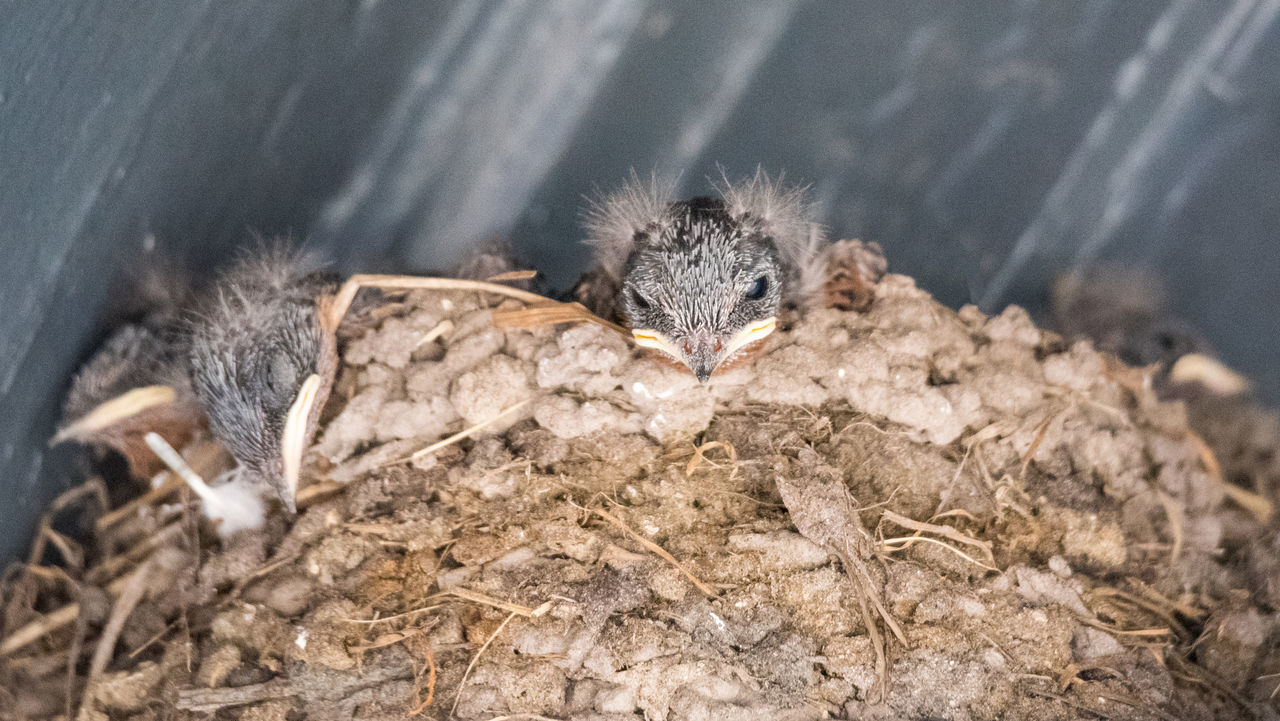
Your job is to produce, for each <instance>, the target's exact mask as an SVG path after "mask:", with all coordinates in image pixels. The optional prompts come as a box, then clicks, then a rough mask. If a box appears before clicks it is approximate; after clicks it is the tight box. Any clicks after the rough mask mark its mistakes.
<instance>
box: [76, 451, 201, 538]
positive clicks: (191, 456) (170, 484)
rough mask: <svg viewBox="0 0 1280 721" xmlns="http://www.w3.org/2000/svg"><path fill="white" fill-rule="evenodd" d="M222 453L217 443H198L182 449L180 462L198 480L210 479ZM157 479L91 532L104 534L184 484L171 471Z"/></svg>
mask: <svg viewBox="0 0 1280 721" xmlns="http://www.w3.org/2000/svg"><path fill="white" fill-rule="evenodd" d="M225 453H226V452H225V451H224V450H223V449H222V446H221V445H220V444H218V443H215V442H213V441H202V442H197V443H194V444H192V445H190V446H188V447H187V448H185V449H184V450H183V459H184V460H186V461H187V465H189V466H191V468H192V469H193V470H194V471H195V472H196V473H197V474H199V475H200V476H202V477H210V476H213V475H216V473H215V471H216V470H217V468H218V466H219V465H220V464H221V463H222V462H223V459H224V456H225ZM160 477H161V481H160V483H159V484H158V485H156V486H155V487H154V488H152V489H151V490H149V491H147V492H146V493H144V494H142V495H141V496H138V497H137V498H135V499H133V500H131V501H129V502H128V503H126V504H124V505H123V506H120V507H119V508H117V509H115V510H113V511H111V512H109V513H106V514H104V515H103V516H102V517H100V518H99V519H98V520H97V521H95V522H94V530H95V531H96V532H97V533H98V534H99V535H101V534H103V533H106V532H107V531H109V530H110V529H112V528H114V527H115V526H116V525H118V524H119V523H120V522H121V521H123V520H125V519H126V518H129V517H131V516H135V515H137V514H138V513H140V512H141V511H142V509H144V508H147V507H150V506H153V505H155V504H157V503H159V502H161V501H163V500H164V499H166V498H168V497H169V496H170V495H172V494H173V493H174V492H176V491H177V490H178V489H180V488H185V487H186V485H187V484H186V483H184V482H183V480H182V479H181V478H179V477H178V476H177V475H175V474H174V473H173V472H171V471H165V472H163V473H161V474H160Z"/></svg>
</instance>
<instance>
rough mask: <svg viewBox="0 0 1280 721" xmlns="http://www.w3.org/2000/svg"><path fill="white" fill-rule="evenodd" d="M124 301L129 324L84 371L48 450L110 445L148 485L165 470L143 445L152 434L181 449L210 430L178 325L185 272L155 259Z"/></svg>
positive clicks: (129, 286)
mask: <svg viewBox="0 0 1280 721" xmlns="http://www.w3.org/2000/svg"><path fill="white" fill-rule="evenodd" d="M118 295H119V296H120V298H119V299H118V300H117V302H119V303H121V304H122V305H123V306H124V307H123V308H121V310H122V311H125V312H124V313H123V317H127V318H129V319H130V320H129V321H128V322H126V323H124V324H123V325H120V326H119V327H118V328H116V330H115V331H113V332H112V333H111V334H110V335H109V336H107V339H106V341H105V342H104V343H103V344H102V346H101V348H99V349H98V350H97V352H95V353H94V355H93V357H92V358H90V359H89V360H88V361H87V362H86V363H85V364H84V365H83V366H82V367H81V368H80V370H79V371H77V373H76V375H75V378H73V379H72V381H71V388H70V390H69V391H68V393H67V399H66V402H65V403H64V405H63V419H64V420H63V422H62V424H61V427H60V428H59V430H58V433H57V435H55V436H54V437H53V438H52V440H50V442H49V445H56V444H58V443H61V442H63V441H69V440H74V441H79V442H82V443H88V444H91V445H95V446H105V447H107V448H110V449H112V450H115V451H116V452H118V453H120V454H121V455H122V456H123V457H124V459H125V461H126V462H127V463H128V466H129V472H130V474H131V475H132V476H134V477H135V478H143V479H146V478H150V477H151V476H152V475H154V474H155V473H157V472H158V471H159V470H160V469H161V468H163V464H162V463H161V462H160V461H159V459H157V458H156V457H155V454H153V453H152V452H151V450H150V449H149V448H148V447H147V445H146V444H145V443H144V442H143V436H145V435H146V433H148V432H151V431H156V432H159V433H161V434H162V435H163V437H164V438H165V439H166V440H167V441H168V442H170V443H172V444H173V445H176V446H179V447H181V446H182V445H184V444H185V443H186V442H187V441H188V440H190V438H191V437H192V435H193V434H194V433H195V432H196V431H197V430H198V429H199V428H200V427H201V426H203V425H204V414H203V412H202V411H201V409H200V406H199V404H198V403H197V402H196V400H195V397H194V395H193V394H192V391H191V382H190V378H189V374H188V373H187V370H186V349H185V345H184V341H185V339H184V336H183V334H182V332H181V323H180V320H179V319H180V316H181V313H182V308H183V306H184V305H185V304H186V303H187V301H188V297H189V295H188V292H187V285H186V282H185V277H184V275H183V274H182V273H181V272H180V270H179V269H178V268H177V267H176V266H173V265H172V264H170V263H168V262H165V261H163V260H154V259H153V260H151V261H149V262H147V263H144V264H142V266H141V270H140V271H139V274H138V275H137V277H134V278H132V279H131V280H130V281H129V282H128V283H127V286H126V287H125V288H124V290H123V292H121V293H119V294H118ZM133 305H136V306H137V308H130V307H129V306H133Z"/></svg>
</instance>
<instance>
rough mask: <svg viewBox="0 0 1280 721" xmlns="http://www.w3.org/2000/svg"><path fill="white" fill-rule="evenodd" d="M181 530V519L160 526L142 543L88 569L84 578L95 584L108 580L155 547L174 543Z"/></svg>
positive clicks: (148, 553)
mask: <svg viewBox="0 0 1280 721" xmlns="http://www.w3.org/2000/svg"><path fill="white" fill-rule="evenodd" d="M182 531H183V528H182V521H180V520H178V521H173V522H171V523H169V524H168V525H166V526H162V527H161V528H160V530H158V531H155V532H153V533H151V534H150V535H149V536H147V538H146V540H144V541H143V542H142V543H139V544H137V545H135V546H134V547H133V548H130V549H129V550H128V551H126V552H124V553H122V554H120V555H118V556H112V557H111V558H108V559H107V560H106V561H103V562H102V563H100V564H98V565H97V566H94V567H93V568H91V569H89V572H88V573H86V574H85V580H86V581H87V582H88V583H90V584H93V585H95V586H100V585H102V584H104V583H107V582H109V581H110V580H111V579H113V578H115V577H117V576H119V575H120V574H121V573H123V572H124V569H125V567H126V566H128V565H130V564H133V563H138V562H140V561H142V559H144V558H146V557H147V556H150V555H151V553H152V552H153V551H155V550H156V549H157V548H160V547H161V546H167V545H170V544H176V543H177V542H178V541H179V539H180V538H181V536H182Z"/></svg>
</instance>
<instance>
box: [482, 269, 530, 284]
mask: <svg viewBox="0 0 1280 721" xmlns="http://www.w3.org/2000/svg"><path fill="white" fill-rule="evenodd" d="M537 277H538V271H536V270H509V271H507V272H506V273H499V274H497V275H491V276H489V277H488V278H485V281H487V282H489V283H511V282H513V281H518V280H533V279H534V278H537Z"/></svg>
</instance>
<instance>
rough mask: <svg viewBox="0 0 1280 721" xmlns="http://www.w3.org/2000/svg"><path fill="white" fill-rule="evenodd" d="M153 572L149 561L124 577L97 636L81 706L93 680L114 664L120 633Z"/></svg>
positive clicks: (85, 699) (144, 593)
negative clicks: (112, 659)
mask: <svg viewBox="0 0 1280 721" xmlns="http://www.w3.org/2000/svg"><path fill="white" fill-rule="evenodd" d="M150 574H151V563H150V562H149V561H148V562H147V563H143V564H142V565H141V566H138V567H137V568H136V569H134V571H133V573H131V574H129V576H128V578H126V579H125V580H124V585H123V587H122V588H121V589H120V595H119V596H117V597H116V602H115V603H114V604H112V606H111V615H110V616H108V617H107V624H106V625H105V626H103V628H102V634H101V635H100V636H99V637H98V645H97V647H96V648H94V649H93V658H92V659H91V660H90V661H89V673H88V675H87V676H86V679H85V687H84V696H83V697H82V698H81V699H80V707H81V708H84V705H85V703H86V702H87V700H88V698H89V694H90V693H92V689H93V683H94V681H96V680H97V679H98V677H99V676H101V675H102V672H103V671H106V670H107V664H109V663H111V657H112V656H114V655H115V648H116V641H118V640H120V632H121V631H123V630H124V624H125V622H126V621H128V620H129V616H131V615H133V611H134V609H135V608H137V607H138V604H139V603H141V602H142V597H143V596H144V595H146V592H147V577H148V576H149V575H150Z"/></svg>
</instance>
